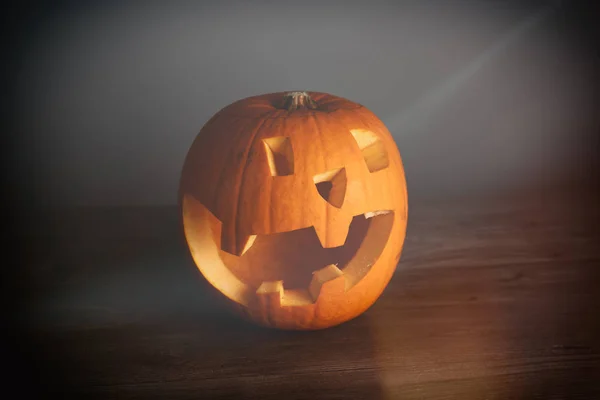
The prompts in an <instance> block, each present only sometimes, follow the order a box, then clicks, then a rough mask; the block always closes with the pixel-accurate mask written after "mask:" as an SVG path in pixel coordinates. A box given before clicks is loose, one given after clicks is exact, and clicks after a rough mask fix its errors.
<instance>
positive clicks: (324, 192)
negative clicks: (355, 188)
mask: <svg viewBox="0 0 600 400" xmlns="http://www.w3.org/2000/svg"><path fill="white" fill-rule="evenodd" d="M313 180H314V182H315V185H316V186H317V191H318V192H319V194H320V195H321V197H323V198H324V199H325V200H326V201H327V202H328V203H329V204H331V205H332V206H334V207H336V208H340V207H341V206H342V204H343V203H344V197H345V196H346V184H347V182H348V181H347V179H346V168H338V169H334V170H331V171H327V172H324V173H322V174H318V175H315V176H314V177H313Z"/></svg>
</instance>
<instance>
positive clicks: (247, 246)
mask: <svg viewBox="0 0 600 400" xmlns="http://www.w3.org/2000/svg"><path fill="white" fill-rule="evenodd" d="M255 240H256V235H250V236H248V240H247V241H246V244H245V245H244V248H243V250H242V254H241V255H244V253H245V252H247V251H248V250H249V249H250V247H252V245H253V244H254V241H255Z"/></svg>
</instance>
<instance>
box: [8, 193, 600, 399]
mask: <svg viewBox="0 0 600 400" xmlns="http://www.w3.org/2000/svg"><path fill="white" fill-rule="evenodd" d="M597 204H598V202H597V197H595V196H589V195H586V194H585V193H574V192H571V191H556V192H551V191H539V192H535V193H527V194H525V195H520V196H504V197H501V196H491V195H490V196H489V197H488V198H478V199H470V200H469V199H460V200H452V201H451V200H443V201H442V200H439V201H428V202H426V201H419V200H414V201H413V202H411V203H410V210H409V228H408V235H407V239H406V245H405V250H404V253H403V255H402V258H401V260H400V264H399V267H398V270H397V272H396V274H395V276H394V278H393V279H392V282H391V283H390V285H389V286H388V288H387V289H386V291H385V292H384V295H383V296H382V297H381V298H380V299H379V301H378V302H377V303H376V304H375V305H374V306H373V307H372V308H371V309H369V310H368V311H367V312H366V313H365V314H363V315H362V316H360V317H358V318H356V319H354V320H352V321H350V322H348V323H346V324H343V325H341V326H339V327H336V328H332V329H327V330H323V331H316V332H295V333H294V332H292V333H290V332H281V331H272V330H267V329H263V328H258V327H254V326H252V325H249V324H247V323H245V322H241V321H239V320H238V319H236V318H235V317H232V316H230V315H228V314H226V313H225V312H224V311H223V310H221V309H219V308H218V306H217V305H216V303H215V301H214V298H213V297H212V296H213V295H214V293H213V292H212V291H211V290H210V287H209V286H208V285H207V284H206V283H205V282H204V281H203V280H202V279H201V278H200V276H199V274H198V272H197V270H196V269H195V266H194V265H193V262H192V260H191V258H190V256H189V254H188V252H187V248H186V247H185V244H184V242H183V240H182V235H181V231H180V227H179V224H178V216H177V210H176V209H175V208H173V207H146V208H143V207H138V208H135V207H132V208H114V209H70V210H54V212H53V213H39V214H35V215H32V216H31V218H30V219H29V222H30V225H28V226H26V228H25V230H24V231H23V232H22V236H21V237H22V240H23V241H24V242H23V243H25V247H23V248H24V249H25V253H24V256H25V260H26V261H27V263H26V265H25V268H23V269H22V271H21V273H20V274H19V275H18V276H19V280H18V281H16V283H15V285H16V286H17V287H19V288H20V289H19V290H21V292H22V293H25V296H24V301H23V302H20V303H19V304H20V305H22V307H20V308H19V310H20V311H19V317H20V320H21V321H22V322H24V324H25V325H24V326H26V328H27V329H26V331H24V333H22V334H21V336H20V338H18V339H14V340H13V345H12V346H13V347H15V348H18V350H20V353H19V354H21V356H20V357H21V361H22V362H21V363H20V364H19V366H17V364H14V365H15V367H14V368H13V371H12V372H13V373H14V374H16V375H23V374H25V376H26V377H27V380H28V381H29V384H28V385H20V386H19V387H20V388H21V389H20V390H21V391H22V392H23V393H26V392H28V391H29V392H32V393H33V391H37V392H38V393H40V391H42V392H41V393H42V394H45V393H50V392H54V393H55V394H60V395H61V398H79V399H81V398H86V399H90V398H91V399H95V398H106V399H108V398H110V399H121V398H139V399H188V398H189V399H204V398H207V399H213V398H217V399H221V398H231V399H245V398H257V399H268V398H281V399H315V398H319V399H320V398H324V399H379V398H385V399H598V398H600V369H599V365H600V342H599V340H600V329H599V319H600V312H599V302H598V300H599V297H600V295H599V294H598V291H599V289H600V287H599V285H598V283H599V281H598V277H599V273H598V268H599V267H600V251H599V249H598V244H599V241H598V239H599V236H600V235H599V234H598V232H599V230H598V228H597V226H598V223H599V222H600V212H599V211H598V209H597V208H596V206H597ZM12 383H13V384H14V382H12ZM9 384H11V382H9ZM39 398H44V396H41V397H39Z"/></svg>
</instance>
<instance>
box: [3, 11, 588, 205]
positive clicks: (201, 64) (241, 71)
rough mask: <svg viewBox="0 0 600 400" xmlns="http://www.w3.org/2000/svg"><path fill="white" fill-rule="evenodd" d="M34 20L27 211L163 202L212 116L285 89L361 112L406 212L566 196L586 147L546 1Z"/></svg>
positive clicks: (577, 93) (581, 60) (90, 14)
mask: <svg viewBox="0 0 600 400" xmlns="http://www.w3.org/2000/svg"><path fill="white" fill-rule="evenodd" d="M100 4H101V3H98V5H95V6H89V5H88V6H82V5H79V6H77V5H71V6H69V7H62V8H57V9H55V10H52V12H49V13H48V14H47V15H45V16H44V18H40V20H39V21H38V22H39V23H37V24H36V26H35V30H34V31H32V32H31V33H30V34H29V36H28V39H27V41H26V43H25V45H26V46H25V47H24V48H23V51H22V53H21V55H20V60H19V73H18V75H17V76H16V79H15V80H14V82H13V84H14V85H15V87H16V91H15V93H16V94H17V95H16V97H15V99H14V107H13V108H14V115H13V118H14V121H15V123H16V125H15V129H16V131H17V132H18V133H19V135H18V139H17V140H18V146H19V149H20V156H19V171H20V174H21V175H20V176H21V179H22V180H24V181H25V185H26V186H27V189H28V190H27V196H29V200H32V201H34V202H35V203H36V204H39V205H53V204H57V205H140V204H146V205H155V204H161V205H162V204H175V203H176V191H177V185H178V179H179V173H180V170H181V166H182V163H183V160H184V157H185V155H186V152H187V149H188V147H189V145H190V144H191V142H192V140H193V139H194V137H195V135H196V134H197V133H198V131H199V130H200V128H201V127H202V125H203V124H204V123H205V122H206V121H207V120H208V118H210V116H211V115H213V114H214V113H215V112H217V111H218V110H219V109H221V108H222V107H224V106H226V105H227V104H229V103H231V102H233V101H235V100H237V99H240V98H243V97H247V96H251V95H255V94H260V93H265V92H272V91H282V90H315V91H323V92H329V93H332V94H336V95H339V96H342V97H346V98H348V99H351V100H353V101H356V102H359V103H362V104H364V105H365V106H367V107H369V108H370V109H371V110H372V111H373V112H375V113H376V114H377V115H378V116H379V117H380V118H381V119H382V120H383V121H384V122H385V123H386V124H387V126H388V127H389V129H390V131H392V133H393V134H394V137H395V139H396V142H397V144H398V147H399V149H400V152H401V154H402V157H403V160H404V163H405V168H406V174H407V179H408V184H409V196H412V197H413V198H419V197H428V196H429V197H431V196H433V197H438V196H454V195H475V194H481V193H494V192H495V191H501V190H505V189H510V188H512V187H520V186H522V185H532V184H539V183H541V184H546V183H548V184H552V183H554V182H566V181H569V180H572V179H575V178H574V177H575V176H576V175H577V174H578V173H579V172H578V171H579V170H582V169H583V168H584V167H583V166H584V165H585V163H586V162H587V161H586V157H590V154H589V152H586V149H589V148H590V138H591V136H590V135H591V132H592V130H593V129H595V126H596V125H594V124H595V118H593V111H594V109H593V105H594V103H593V100H594V97H593V95H594V93H593V90H592V85H591V83H592V82H593V79H594V78H595V76H594V75H593V73H594V71H595V68H596V67H597V65H595V64H594V63H593V62H592V59H591V55H590V48H589V47H586V46H585V45H584V44H582V43H581V42H579V41H577V39H576V38H575V35H573V34H571V31H569V29H570V27H569V26H567V25H566V24H565V22H564V20H563V19H564V18H562V17H563V16H564V12H563V8H564V7H565V6H564V5H560V4H558V5H555V4H554V3H551V2H543V1H537V2H506V1H451V0H445V1H441V0H440V1H431V0H430V1H393V2H377V1H369V2H366V1H365V2H360V3H352V2H342V1H329V2H327V1H323V2H312V1H304V2H303V1H294V2H266V1H253V2H242V1H239V2H232V1H219V2H215V3H206V2H195V3H192V2H161V3H159V2H128V3H121V4H119V3H117V2H108V3H102V4H101V5H100Z"/></svg>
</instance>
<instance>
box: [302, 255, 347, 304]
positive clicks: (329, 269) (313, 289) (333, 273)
mask: <svg viewBox="0 0 600 400" xmlns="http://www.w3.org/2000/svg"><path fill="white" fill-rule="evenodd" d="M343 275H344V273H343V272H342V271H341V270H340V269H339V268H338V267H337V266H336V265H334V264H329V265H328V266H326V267H325V268H321V269H320V270H317V271H315V272H313V277H312V280H311V281H310V285H309V286H308V292H309V293H310V296H311V297H312V299H313V301H317V297H319V293H321V288H322V287H323V284H325V283H326V282H329V281H332V280H334V279H337V278H339V277H340V276H343Z"/></svg>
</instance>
